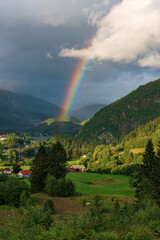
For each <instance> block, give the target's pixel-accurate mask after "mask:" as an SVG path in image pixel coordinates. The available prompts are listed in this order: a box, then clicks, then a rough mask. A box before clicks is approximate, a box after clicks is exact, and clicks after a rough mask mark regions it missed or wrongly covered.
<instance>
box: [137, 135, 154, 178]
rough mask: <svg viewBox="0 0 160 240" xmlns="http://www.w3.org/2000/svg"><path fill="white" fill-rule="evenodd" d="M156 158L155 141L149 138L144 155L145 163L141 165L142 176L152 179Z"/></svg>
mask: <svg viewBox="0 0 160 240" xmlns="http://www.w3.org/2000/svg"><path fill="white" fill-rule="evenodd" d="M154 159H155V152H154V147H153V143H152V141H151V140H149V141H148V144H147V147H146V149H145V153H144V155H143V165H141V169H140V175H141V177H142V178H147V179H148V180H149V181H150V180H151V175H152V169H153V164H154Z"/></svg>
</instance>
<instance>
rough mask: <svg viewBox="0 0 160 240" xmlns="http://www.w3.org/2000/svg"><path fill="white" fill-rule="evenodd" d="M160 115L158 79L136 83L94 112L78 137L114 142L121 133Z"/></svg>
mask: <svg viewBox="0 0 160 240" xmlns="http://www.w3.org/2000/svg"><path fill="white" fill-rule="evenodd" d="M159 116H160V79H158V80H156V81H153V82H149V83H147V84H146V85H142V86H139V87H138V88H137V89H136V90H134V91H132V92H131V93H129V94H128V95H126V96H124V97H123V98H121V99H119V100H117V101H115V102H114V103H111V104H110V105H108V106H106V107H104V108H102V109H101V110H100V111H99V112H97V113H96V114H95V115H94V116H93V117H92V118H91V119H90V120H89V121H88V122H87V123H86V124H85V125H84V127H83V128H82V130H81V131H80V133H79V134H78V136H79V137H84V138H95V139H96V138H97V139H101V140H103V141H104V142H105V143H107V144H109V143H117V142H118V141H119V140H120V139H121V138H122V137H123V136H125V135H126V134H128V133H129V132H130V131H132V130H133V129H135V128H136V127H138V126H139V125H143V124H146V123H148V122H150V121H152V120H154V119H156V118H157V117H159Z"/></svg>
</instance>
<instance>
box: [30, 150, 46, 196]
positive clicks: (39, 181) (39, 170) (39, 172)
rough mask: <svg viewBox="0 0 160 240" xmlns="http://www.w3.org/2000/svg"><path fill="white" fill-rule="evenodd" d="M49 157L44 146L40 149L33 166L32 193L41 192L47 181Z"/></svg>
mask: <svg viewBox="0 0 160 240" xmlns="http://www.w3.org/2000/svg"><path fill="white" fill-rule="evenodd" d="M47 159H48V156H47V153H46V150H45V147H44V146H41V147H40V148H39V151H38V152H37V154H36V155H35V158H34V159H33V164H32V173H31V185H32V191H33V192H37V191H41V190H42V189H43V188H44V185H45V179H46V176H47V174H48V172H47V168H48V161H47Z"/></svg>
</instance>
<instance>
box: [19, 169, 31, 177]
mask: <svg viewBox="0 0 160 240" xmlns="http://www.w3.org/2000/svg"><path fill="white" fill-rule="evenodd" d="M30 172H31V171H30V170H22V171H20V172H19V173H18V176H19V177H20V178H29V177H30Z"/></svg>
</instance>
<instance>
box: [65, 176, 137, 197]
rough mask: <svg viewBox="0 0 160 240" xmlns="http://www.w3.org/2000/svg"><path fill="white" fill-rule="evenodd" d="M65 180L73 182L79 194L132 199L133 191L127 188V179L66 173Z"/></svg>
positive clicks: (125, 177) (123, 177)
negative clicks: (68, 179)
mask: <svg viewBox="0 0 160 240" xmlns="http://www.w3.org/2000/svg"><path fill="white" fill-rule="evenodd" d="M67 178H70V179H71V180H73V181H74V182H75V186H76V191H77V192H78V193H81V194H85V195H86V194H96V193H98V194H107V195H111V196H125V197H134V195H135V190H134V189H133V188H130V187H129V183H128V179H129V178H128V177H127V176H122V175H112V174H102V175H101V174H97V173H84V172H83V173H68V174H67Z"/></svg>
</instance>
